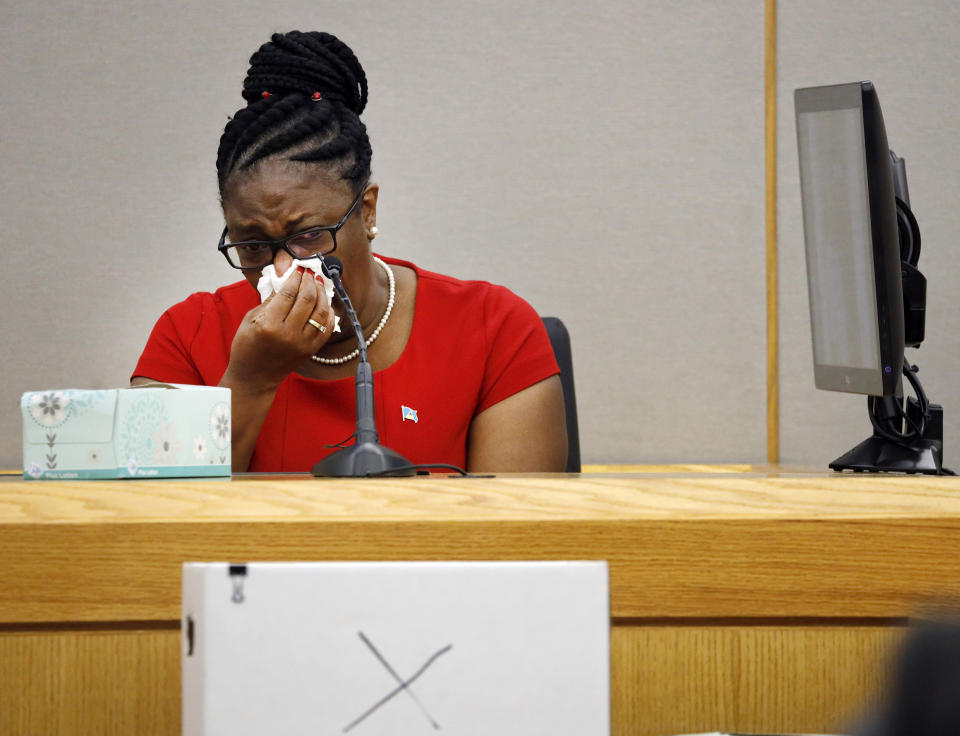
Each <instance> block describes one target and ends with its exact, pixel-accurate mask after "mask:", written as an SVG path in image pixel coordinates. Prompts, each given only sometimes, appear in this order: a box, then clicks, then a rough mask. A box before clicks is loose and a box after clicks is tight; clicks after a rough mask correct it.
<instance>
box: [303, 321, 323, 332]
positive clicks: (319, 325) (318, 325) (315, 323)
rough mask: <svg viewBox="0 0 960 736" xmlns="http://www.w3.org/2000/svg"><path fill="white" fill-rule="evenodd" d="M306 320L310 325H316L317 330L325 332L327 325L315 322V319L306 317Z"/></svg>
mask: <svg viewBox="0 0 960 736" xmlns="http://www.w3.org/2000/svg"><path fill="white" fill-rule="evenodd" d="M307 322H308V323H310V324H311V325H313V326H314V327H316V328H317V329H318V330H320V332H326V331H327V326H326V325H322V324H320V323H319V322H317V320H315V319H308V320H307Z"/></svg>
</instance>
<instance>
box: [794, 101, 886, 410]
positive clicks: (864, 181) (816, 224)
mask: <svg viewBox="0 0 960 736" xmlns="http://www.w3.org/2000/svg"><path fill="white" fill-rule="evenodd" d="M871 92H872V88H871ZM862 93H863V88H862V85H861V84H859V83H856V84H846V85H835V86H831V87H819V88H810V89H802V90H797V93H796V112H797V142H798V147H799V153H800V183H801V192H802V199H803V229H804V236H805V242H806V256H807V285H808V293H809V297H810V323H811V331H812V334H813V359H814V373H815V379H816V384H817V386H818V387H819V388H824V389H830V390H835V391H849V392H854V393H863V394H871V395H874V396H881V395H885V394H889V393H890V389H891V387H892V386H893V383H894V379H895V378H896V377H897V376H898V375H899V368H900V366H899V363H898V362H895V355H896V353H897V347H896V344H895V343H896V335H895V331H894V332H893V333H891V330H890V324H889V323H890V311H891V309H895V305H893V302H892V301H891V300H892V299H893V298H894V297H896V298H900V293H899V289H897V293H896V294H893V293H892V290H891V288H890V284H889V283H888V281H889V279H888V278H887V277H888V275H889V274H888V273H887V272H888V271H889V269H888V268H887V261H888V260H889V256H890V254H889V253H888V252H887V251H888V250H889V249H890V248H891V247H892V248H898V247H899V246H898V244H897V242H896V236H895V229H894V231H893V233H894V235H892V236H891V232H890V230H889V225H890V223H894V228H895V220H891V219H890V218H891V217H892V208H893V206H894V204H893V202H894V200H893V196H892V183H889V182H892V179H891V178H890V172H889V154H888V153H887V151H886V150H883V158H882V159H881V158H878V156H877V151H879V149H880V148H883V149H885V147H886V135H885V133H884V132H883V127H882V126H883V120H882V118H880V117H879V106H876V113H875V114H874V111H873V110H870V109H867V110H866V111H865V110H864V101H863V94H862ZM874 100H875V96H874ZM877 121H879V137H880V138H882V141H881V140H876V139H877V137H878V131H877V130H876V128H877V124H878V123H877ZM871 138H873V139H874V140H870V139H871ZM874 149H876V150H874ZM871 157H873V158H871ZM876 161H879V162H880V163H879V164H877V163H876ZM871 165H872V166H873V170H871ZM878 167H880V168H878ZM883 174H885V175H886V180H887V182H888V183H886V184H885V186H884V182H882V181H881V182H880V183H879V185H878V182H877V181H876V180H877V178H878V175H879V178H880V179H882V178H883V176H882V175H883ZM888 190H889V193H888ZM884 210H890V213H887V212H885V211H884ZM891 237H892V238H893V240H891ZM897 261H899V258H898V257H897ZM897 286H899V284H897ZM901 309H902V307H901ZM900 340H901V341H902V336H901V337H900ZM902 352H903V348H902V345H901V346H900V347H899V353H900V355H901V356H902Z"/></svg>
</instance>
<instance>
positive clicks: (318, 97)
mask: <svg viewBox="0 0 960 736" xmlns="http://www.w3.org/2000/svg"><path fill="white" fill-rule="evenodd" d="M322 99H323V95H322V94H320V93H319V92H314V93H313V101H314V102H320V100H322Z"/></svg>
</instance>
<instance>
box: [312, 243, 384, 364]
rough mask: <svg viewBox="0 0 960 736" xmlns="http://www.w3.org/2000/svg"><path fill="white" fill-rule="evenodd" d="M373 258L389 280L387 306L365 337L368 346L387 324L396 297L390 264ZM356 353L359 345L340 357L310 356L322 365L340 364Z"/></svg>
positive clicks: (352, 357) (358, 350) (353, 356)
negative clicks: (375, 327) (373, 327)
mask: <svg viewBox="0 0 960 736" xmlns="http://www.w3.org/2000/svg"><path fill="white" fill-rule="evenodd" d="M373 260H375V261H376V262H377V263H379V264H380V267H381V268H382V269H383V270H384V271H386V273H387V281H389V282H390V295H389V296H388V297H387V308H386V310H385V311H384V313H383V317H381V318H380V324H378V325H377V329H375V330H374V331H373V332H372V333H370V337H368V338H367V347H368V348H369V347H370V346H371V345H373V341H374V340H376V339H377V336H378V335H379V334H380V330H382V329H383V326H384V325H385V324H387V320H388V319H389V318H390V312H392V311H393V304H394V302H395V301H396V297H397V281H396V279H395V278H394V276H393V271H392V270H391V269H390V266H388V265H387V264H386V263H384V262H383V261H381V260H380V259H379V258H377V257H376V256H374V257H373ZM358 355H360V347H359V346H358V347H356V348H354V349H353V352H351V353H347V354H346V355H344V356H343V357H342V358H321V357H320V356H318V355H311V356H310V358H311V359H313V360H315V361H316V362H317V363H323V364H324V365H342V364H343V363H348V362H350V361H351V360H353V359H354V358H356V357H357V356H358Z"/></svg>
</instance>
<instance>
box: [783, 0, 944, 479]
mask: <svg viewBox="0 0 960 736" xmlns="http://www.w3.org/2000/svg"><path fill="white" fill-rule="evenodd" d="M868 18H869V19H870V21H869V22H867V20H866V19H868ZM778 20H779V24H778V25H779V29H778V30H779V69H778V84H779V99H778V113H779V114H778V134H779V146H778V153H779V156H778V158H779V176H778V182H779V218H780V219H779V255H780V273H779V276H780V359H781V363H780V370H781V381H780V416H781V433H780V437H781V460H782V461H783V462H785V463H798V464H803V465H817V466H823V465H824V464H826V463H828V462H830V461H831V460H833V459H834V458H836V457H837V456H838V455H840V454H841V453H843V452H845V451H846V450H848V449H850V448H851V447H853V446H854V445H856V444H857V443H858V442H860V440H862V439H865V438H866V437H867V436H868V435H869V434H870V432H871V431H872V430H871V427H870V423H869V420H868V419H867V413H866V400H865V399H864V398H863V397H860V396H854V395H849V394H840V393H834V392H828V391H817V390H815V389H814V388H813V365H812V361H811V358H810V322H809V312H808V307H807V291H806V280H805V279H806V271H805V263H804V255H803V223H802V217H801V208H800V186H799V172H798V164H797V138H796V126H795V123H794V112H793V90H794V89H795V88H797V87H807V86H813V85H819V84H836V83H841V82H853V81H858V80H863V79H869V80H870V81H872V82H873V83H874V84H875V85H876V87H877V92H878V94H879V97H880V104H881V106H882V107H883V115H884V122H885V126H886V129H887V138H888V141H889V144H890V147H891V148H892V149H893V150H894V151H896V153H897V155H899V156H902V157H903V158H904V159H905V160H906V163H907V178H908V181H909V186H910V200H911V205H912V209H913V211H914V214H915V215H916V216H917V220H918V221H919V225H920V232H921V244H922V248H921V254H920V264H919V265H920V270H921V271H922V272H923V273H924V275H925V276H926V277H927V320H926V337H925V340H924V342H923V345H922V346H921V347H920V348H919V349H918V350H912V349H908V350H907V357H908V359H909V360H910V361H911V362H914V363H916V364H917V365H919V366H920V373H919V377H920V380H921V381H922V383H923V387H924V389H925V390H926V392H927V394H928V396H929V397H930V399H931V400H932V401H935V402H937V403H940V404H942V405H943V407H944V425H945V426H944V434H945V443H944V444H945V447H944V456H945V463H946V464H947V465H949V466H952V467H953V468H954V469H955V470H960V382H958V381H957V375H958V374H957V367H958V359H960V329H958V328H960V295H958V291H957V285H958V283H960V259H958V257H957V256H958V253H960V208H958V207H957V203H956V200H957V196H958V194H960V129H958V126H957V117H958V114H960V57H958V55H957V51H956V50H957V48H958V47H960V8H958V7H957V6H956V4H955V3H952V2H946V1H940V2H935V1H932V0H926V1H925V2H915V3H911V4H909V7H908V6H906V5H903V4H899V3H893V2H884V3H879V2H876V0H855V1H853V0H848V1H847V2H842V3H838V2H830V1H829V0H817V1H810V0H805V1H804V2H783V3H781V4H780V12H779V19H778Z"/></svg>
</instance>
